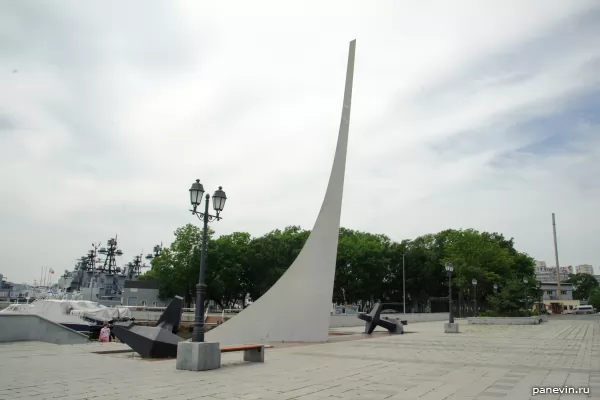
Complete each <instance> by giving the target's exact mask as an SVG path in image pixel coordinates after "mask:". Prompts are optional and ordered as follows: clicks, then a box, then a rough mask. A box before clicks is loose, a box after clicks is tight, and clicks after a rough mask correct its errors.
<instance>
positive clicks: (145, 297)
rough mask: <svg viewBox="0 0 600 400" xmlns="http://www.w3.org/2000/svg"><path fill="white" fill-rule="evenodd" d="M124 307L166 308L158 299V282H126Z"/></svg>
mask: <svg viewBox="0 0 600 400" xmlns="http://www.w3.org/2000/svg"><path fill="white" fill-rule="evenodd" d="M122 301H123V305H124V306H137V307H166V306H167V302H166V301H163V300H161V299H159V298H158V282H155V281H137V280H136V281H134V280H126V281H125V283H124V285H123V300H122Z"/></svg>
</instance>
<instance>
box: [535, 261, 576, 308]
mask: <svg viewBox="0 0 600 400" xmlns="http://www.w3.org/2000/svg"><path fill="white" fill-rule="evenodd" d="M554 270H555V271H556V268H555V269H554ZM560 289H561V290H560V292H561V294H560V300H559V299H558V284H557V283H556V281H555V282H542V287H541V290H542V291H543V295H542V303H544V306H545V308H546V309H547V310H549V311H550V312H551V313H553V314H557V313H562V314H570V313H571V312H573V308H575V307H577V306H579V305H580V304H581V302H580V301H579V300H574V299H573V285H572V284H570V283H561V284H560ZM538 301H539V300H538Z"/></svg>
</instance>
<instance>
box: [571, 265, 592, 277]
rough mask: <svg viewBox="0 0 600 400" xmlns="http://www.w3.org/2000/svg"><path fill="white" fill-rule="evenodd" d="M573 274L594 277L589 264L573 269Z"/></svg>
mask: <svg viewBox="0 0 600 400" xmlns="http://www.w3.org/2000/svg"><path fill="white" fill-rule="evenodd" d="M575 273H577V274H590V275H594V267H593V266H591V265H590V264H582V265H578V266H576V267H575Z"/></svg>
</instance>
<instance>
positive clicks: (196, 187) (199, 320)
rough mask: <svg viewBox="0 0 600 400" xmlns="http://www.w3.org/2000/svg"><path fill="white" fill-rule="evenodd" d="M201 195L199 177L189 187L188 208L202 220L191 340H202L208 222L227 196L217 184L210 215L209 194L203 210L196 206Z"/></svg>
mask: <svg viewBox="0 0 600 400" xmlns="http://www.w3.org/2000/svg"><path fill="white" fill-rule="evenodd" d="M202 196H204V187H203V186H202V184H201V183H200V179H196V182H194V183H192V187H191V188H190V202H191V203H192V209H191V210H190V211H191V212H192V214H193V215H195V216H197V217H198V219H199V220H201V221H202V222H203V231H202V253H201V254H200V276H199V278H198V284H197V285H196V310H195V311H196V312H195V315H194V332H193V333H192V342H204V295H205V293H206V284H205V283H204V281H205V279H204V277H205V274H206V243H207V233H208V223H209V222H212V221H215V220H216V221H218V220H220V219H221V217H220V216H219V215H220V213H221V211H223V208H224V207H225V201H226V200H227V196H226V195H225V192H224V191H223V188H222V187H221V186H219V189H218V190H216V191H215V193H214V194H213V196H212V200H213V209H214V210H215V214H216V215H210V214H209V213H208V206H209V203H210V194H208V193H207V194H206V197H205V199H206V201H205V203H204V212H203V213H202V212H198V211H197V208H198V206H199V205H200V203H201V202H202Z"/></svg>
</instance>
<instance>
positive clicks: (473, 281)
mask: <svg viewBox="0 0 600 400" xmlns="http://www.w3.org/2000/svg"><path fill="white" fill-rule="evenodd" d="M471 283H472V284H473V288H474V289H475V297H474V299H475V312H474V314H473V316H474V317H476V316H477V279H475V278H473V280H472V281H471Z"/></svg>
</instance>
